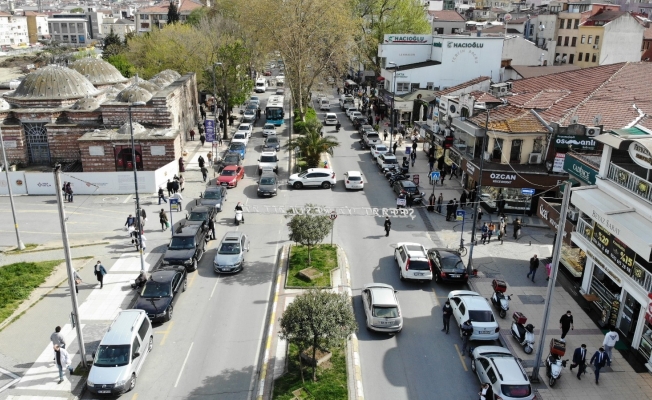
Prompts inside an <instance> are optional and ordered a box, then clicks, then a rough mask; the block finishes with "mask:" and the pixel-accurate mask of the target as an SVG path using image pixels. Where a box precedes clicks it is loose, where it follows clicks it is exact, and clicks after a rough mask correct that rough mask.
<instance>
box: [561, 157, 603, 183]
mask: <svg viewBox="0 0 652 400" xmlns="http://www.w3.org/2000/svg"><path fill="white" fill-rule="evenodd" d="M564 171H566V172H568V173H569V174H570V175H572V176H574V177H575V178H577V179H579V180H580V181H581V182H583V183H586V184H587V185H595V179H596V176H598V171H596V170H594V169H593V168H591V167H587V166H586V165H585V164H583V163H581V162H579V161H578V160H576V159H575V158H573V157H572V156H569V155H566V158H565V159H564Z"/></svg>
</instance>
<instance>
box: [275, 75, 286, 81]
mask: <svg viewBox="0 0 652 400" xmlns="http://www.w3.org/2000/svg"><path fill="white" fill-rule="evenodd" d="M276 80H277V81H284V80H285V75H276Z"/></svg>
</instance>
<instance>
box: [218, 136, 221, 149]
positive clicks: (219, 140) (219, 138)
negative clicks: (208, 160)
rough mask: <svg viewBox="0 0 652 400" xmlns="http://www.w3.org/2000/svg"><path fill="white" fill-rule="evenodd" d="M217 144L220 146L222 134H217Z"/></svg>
mask: <svg viewBox="0 0 652 400" xmlns="http://www.w3.org/2000/svg"><path fill="white" fill-rule="evenodd" d="M217 145H218V146H220V147H222V135H217Z"/></svg>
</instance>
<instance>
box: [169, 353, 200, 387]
mask: <svg viewBox="0 0 652 400" xmlns="http://www.w3.org/2000/svg"><path fill="white" fill-rule="evenodd" d="M194 344H195V342H192V343H190V348H189V349H188V353H187V354H186V358H185V359H184V360H183V364H182V365H181V370H180V371H179V376H177V381H176V382H174V387H177V386H178V385H179V379H181V374H183V370H184V369H185V368H186V363H187V362H188V357H189V356H190V351H192V346H193V345H194Z"/></svg>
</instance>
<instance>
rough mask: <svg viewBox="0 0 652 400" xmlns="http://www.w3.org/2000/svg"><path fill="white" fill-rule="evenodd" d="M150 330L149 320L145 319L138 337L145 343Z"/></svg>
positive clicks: (139, 329)
mask: <svg viewBox="0 0 652 400" xmlns="http://www.w3.org/2000/svg"><path fill="white" fill-rule="evenodd" d="M148 330H149V318H143V323H142V324H140V328H138V335H139V336H140V338H141V339H142V341H143V342H144V341H145V335H147V331H148Z"/></svg>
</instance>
